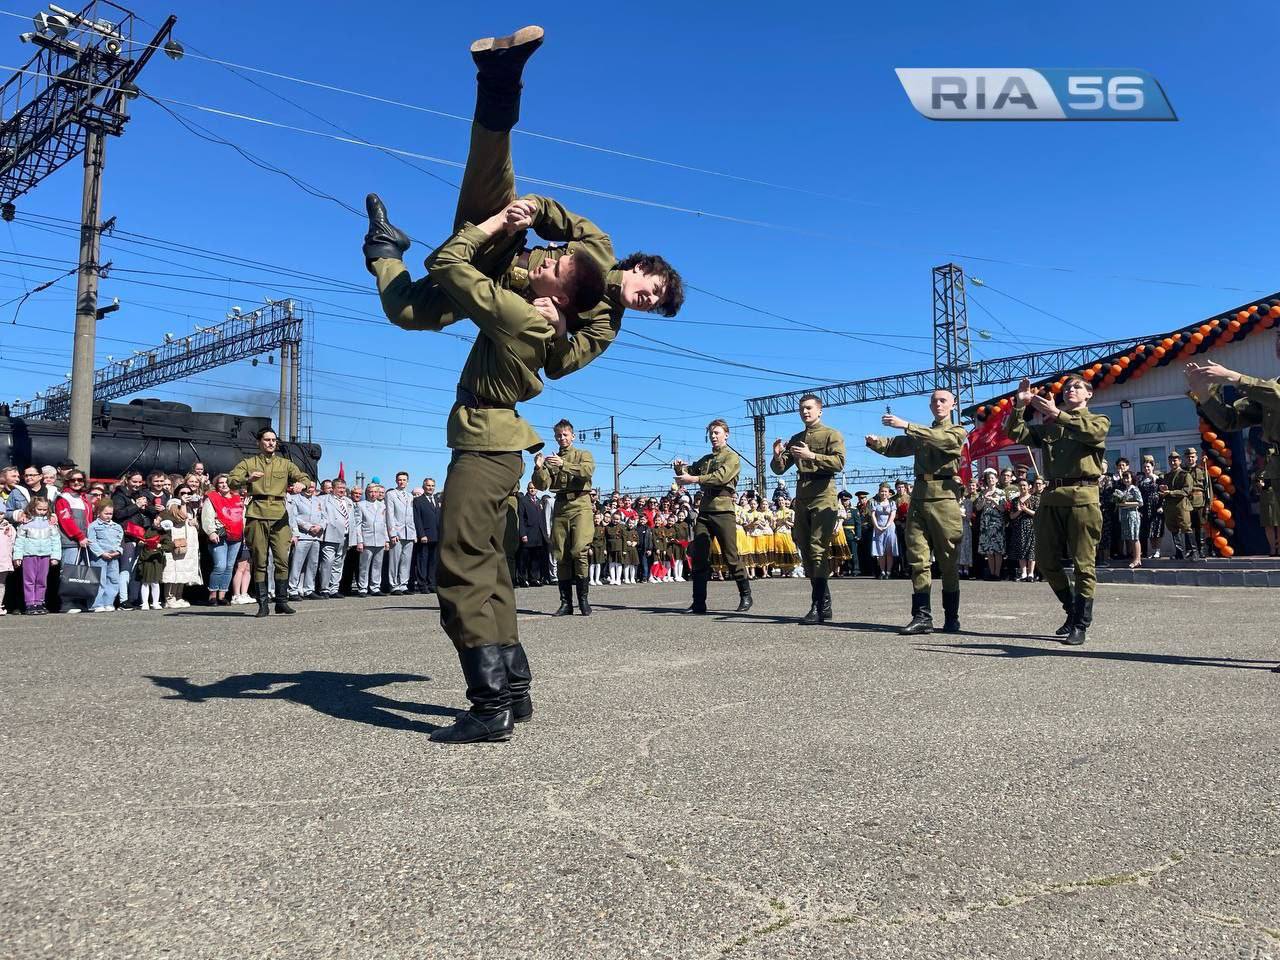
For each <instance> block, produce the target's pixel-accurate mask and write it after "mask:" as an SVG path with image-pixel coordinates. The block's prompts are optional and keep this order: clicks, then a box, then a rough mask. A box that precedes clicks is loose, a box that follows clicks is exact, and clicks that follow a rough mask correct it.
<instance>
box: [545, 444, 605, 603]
mask: <svg viewBox="0 0 1280 960" xmlns="http://www.w3.org/2000/svg"><path fill="white" fill-rule="evenodd" d="M556 453H557V454H558V455H559V456H560V459H561V460H563V461H564V463H562V464H561V465H560V466H559V467H550V466H547V464H545V463H544V464H543V465H542V466H541V467H535V468H534V471H533V485H534V486H535V487H536V488H537V489H539V490H551V491H553V492H554V493H555V495H556V502H555V507H554V509H553V511H552V514H551V555H552V556H553V557H555V560H556V578H557V579H558V580H559V581H560V582H561V583H566V582H568V581H570V580H573V579H578V580H582V579H585V578H586V576H587V574H588V573H589V572H590V571H589V570H588V569H587V568H588V560H587V547H589V546H591V538H592V536H593V533H592V528H593V523H592V521H593V512H592V509H591V497H590V496H589V493H590V491H591V477H592V475H593V474H594V473H595V472H596V461H595V458H594V457H593V456H591V454H590V453H589V452H588V451H586V450H581V449H579V448H578V447H562V448H560V449H559V450H557V451H556Z"/></svg>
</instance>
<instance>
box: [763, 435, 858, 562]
mask: <svg viewBox="0 0 1280 960" xmlns="http://www.w3.org/2000/svg"><path fill="white" fill-rule="evenodd" d="M799 443H804V444H808V446H809V449H810V450H811V451H813V453H814V454H816V456H815V457H814V459H812V460H796V459H795V457H793V456H792V455H791V449H790V448H791V447H792V446H793V445H795V444H799ZM793 465H794V466H795V468H796V473H797V474H798V477H797V479H796V496H795V499H794V500H792V501H791V506H792V508H793V509H794V510H795V513H796V521H795V528H794V529H793V531H792V536H793V539H794V540H795V542H796V546H797V547H799V548H800V556H801V557H802V558H803V560H804V570H805V573H806V574H807V575H808V577H809V579H810V580H826V579H827V577H828V576H830V573H831V571H830V563H829V562H828V558H829V556H830V554H831V538H832V537H833V536H835V532H836V527H837V526H838V525H839V523H840V516H839V513H838V512H837V508H838V506H839V504H838V503H837V502H836V482H835V477H836V474H838V473H839V472H840V471H841V470H843V469H844V437H843V436H841V435H840V431H839V430H833V429H832V428H831V427H828V426H826V425H825V424H823V423H816V424H814V425H813V426H811V427H806V428H805V429H804V430H801V431H800V432H799V433H797V434H796V435H795V436H793V437H792V438H791V439H790V440H788V441H787V444H786V449H784V450H783V451H782V453H781V454H775V455H774V456H773V458H772V459H771V460H770V461H769V467H770V469H771V470H773V472H774V473H776V474H779V475H781V474H784V473H786V472H787V470H789V469H790V468H791V467H792V466H793ZM850 549H856V545H853V546H851V548H850Z"/></svg>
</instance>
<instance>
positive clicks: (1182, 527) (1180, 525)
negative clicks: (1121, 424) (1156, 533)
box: [1157, 450, 1200, 560]
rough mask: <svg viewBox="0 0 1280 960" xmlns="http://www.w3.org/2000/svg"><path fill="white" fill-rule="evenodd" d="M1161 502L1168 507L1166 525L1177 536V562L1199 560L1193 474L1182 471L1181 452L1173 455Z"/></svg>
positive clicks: (1175, 545) (1161, 485) (1175, 555)
mask: <svg viewBox="0 0 1280 960" xmlns="http://www.w3.org/2000/svg"><path fill="white" fill-rule="evenodd" d="M1157 489H1158V490H1159V491H1160V499H1161V502H1162V503H1163V504H1164V525H1165V529H1166V530H1168V531H1169V534H1170V536H1172V537H1173V556H1174V559H1175V560H1199V559H1200V557H1199V555H1197V553H1196V545H1195V540H1194V538H1193V537H1192V536H1191V492H1192V481H1191V474H1189V473H1187V471H1186V470H1184V469H1182V456H1181V455H1180V454H1179V453H1178V451H1177V450H1174V451H1172V452H1171V453H1170V454H1169V472H1168V473H1166V474H1165V475H1164V476H1163V477H1161V478H1160V486H1159V487H1158V488H1157Z"/></svg>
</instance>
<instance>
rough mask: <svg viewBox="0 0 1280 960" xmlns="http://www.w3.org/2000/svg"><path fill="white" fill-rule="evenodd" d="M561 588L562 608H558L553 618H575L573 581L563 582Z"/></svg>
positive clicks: (560, 584)
mask: <svg viewBox="0 0 1280 960" xmlns="http://www.w3.org/2000/svg"><path fill="white" fill-rule="evenodd" d="M559 587H560V606H558V607H557V608H556V612H555V613H553V614H552V616H553V617H571V616H573V581H572V580H561V581H560V583H559Z"/></svg>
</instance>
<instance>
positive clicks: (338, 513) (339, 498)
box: [316, 480, 360, 600]
mask: <svg viewBox="0 0 1280 960" xmlns="http://www.w3.org/2000/svg"><path fill="white" fill-rule="evenodd" d="M331 489H332V492H331V493H329V494H327V495H325V496H321V497H319V498H318V499H319V501H320V511H319V512H320V522H321V524H323V529H322V530H321V532H320V574H319V585H318V586H317V588H316V596H323V597H325V598H327V599H330V600H336V599H337V598H338V596H339V595H340V594H341V586H342V565H343V561H344V560H345V559H346V556H347V545H348V544H351V543H353V542H354V541H355V538H356V531H357V529H358V528H359V525H360V518H359V511H358V510H357V508H356V505H355V504H354V503H352V502H351V500H349V499H348V498H347V483H346V481H345V480H334V481H333V485H332V488H331Z"/></svg>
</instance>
